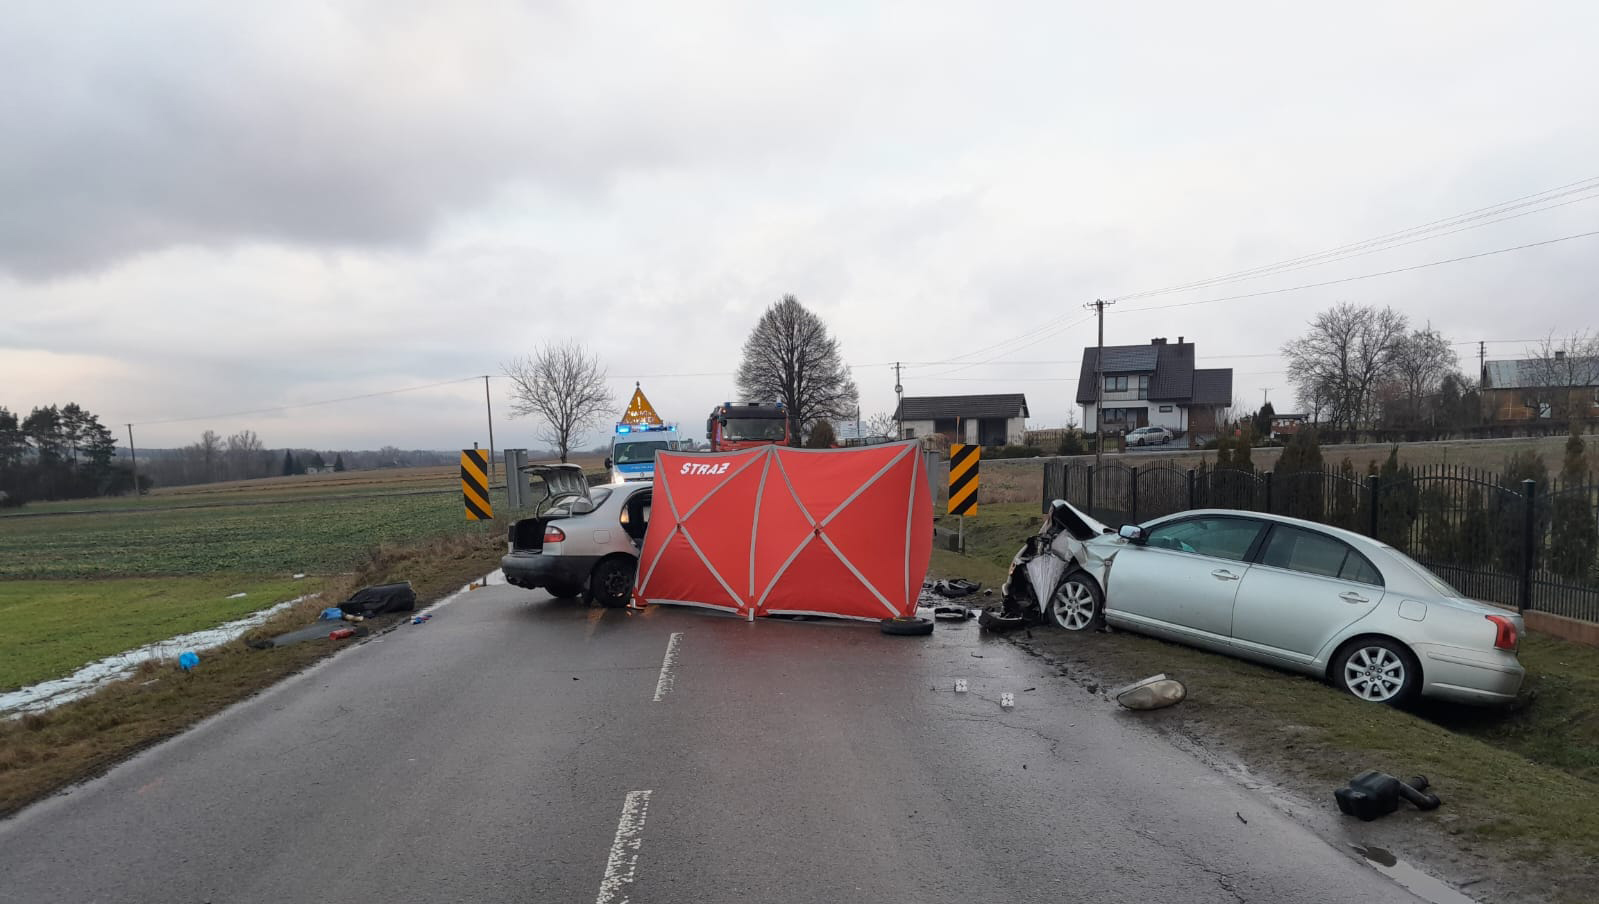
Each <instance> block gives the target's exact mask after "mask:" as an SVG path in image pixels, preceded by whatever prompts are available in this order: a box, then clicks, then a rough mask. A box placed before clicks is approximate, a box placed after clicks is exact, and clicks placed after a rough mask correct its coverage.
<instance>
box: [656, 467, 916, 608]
mask: <svg viewBox="0 0 1599 904" xmlns="http://www.w3.org/2000/svg"><path fill="white" fill-rule="evenodd" d="M920 448H921V447H920V444H918V443H916V442H901V443H885V444H883V445H878V446H866V447H860V448H849V449H791V448H787V447H784V446H764V447H760V448H755V449H746V450H743V451H739V452H721V453H711V454H708V455H707V454H703V453H702V454H685V453H680V452H660V453H658V454H657V458H656V463H655V491H654V498H653V499H652V500H651V509H652V511H651V513H650V525H649V530H648V531H647V532H646V533H645V536H644V549H643V552H642V554H641V555H640V556H639V565H638V577H637V578H636V581H635V585H634V595H635V596H636V597H638V598H641V599H644V600H647V601H649V602H651V603H676V604H681V605H690V606H706V607H710V608H713V609H722V610H725V611H728V612H735V613H737V614H739V615H748V614H750V613H752V612H753V613H754V614H756V615H798V614H805V615H835V616H843V617H846V618H862V619H870V620H873V621H875V620H877V619H882V618H890V617H892V616H895V615H912V614H914V613H915V611H916V599H917V597H918V596H919V595H920V593H921V588H922V578H923V577H924V576H925V575H926V574H927V563H928V559H929V558H930V557H931V555H932V546H933V511H932V499H931V494H930V491H929V487H928V482H927V472H926V469H925V468H924V466H923V464H922V456H921V453H920Z"/></svg>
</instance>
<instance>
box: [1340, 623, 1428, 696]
mask: <svg viewBox="0 0 1599 904" xmlns="http://www.w3.org/2000/svg"><path fill="white" fill-rule="evenodd" d="M1332 677H1333V680H1334V681H1335V682H1337V684H1338V686H1339V687H1341V688H1343V689H1344V690H1346V691H1348V692H1349V693H1351V694H1353V695H1355V696H1356V697H1358V698H1360V699H1361V700H1364V701H1366V702H1367V703H1385V704H1387V705H1389V706H1395V705H1398V704H1402V703H1408V702H1410V701H1411V700H1413V699H1415V697H1416V695H1417V694H1418V693H1420V691H1421V666H1420V664H1419V663H1417V662H1416V657H1415V656H1414V655H1413V654H1412V653H1411V652H1410V651H1409V650H1407V649H1405V647H1404V645H1403V644H1401V643H1399V642H1397V641H1393V640H1389V639H1387V638H1385V637H1370V638H1366V639H1364V640H1356V641H1352V642H1350V643H1348V644H1345V645H1344V646H1343V647H1342V648H1340V649H1339V651H1338V653H1337V654H1336V655H1334V656H1333V664H1332Z"/></svg>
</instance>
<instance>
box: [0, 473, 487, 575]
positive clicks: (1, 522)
mask: <svg viewBox="0 0 1599 904" xmlns="http://www.w3.org/2000/svg"><path fill="white" fill-rule="evenodd" d="M498 523H499V522H496V524H498ZM468 529H484V528H482V527H478V526H475V525H472V523H471V522H468V521H466V520H465V519H464V517H463V515H462V510H461V500H460V497H459V496H457V495H455V494H451V493H441V494H429V495H422V496H382V495H365V496H354V497H348V498H339V499H324V500H305V501H293V502H282V503H277V504H273V505H237V506H223V507H207V508H193V509H175V510H164V511H149V512H106V513H96V514H87V515H54V516H50V517H43V518H3V519H0V581H3V580H10V579H15V578H108V577H131V576H147V575H205V574H214V573H218V572H226V573H234V574H247V575H279V576H286V575H289V574H293V573H295V572H310V573H326V572H329V571H337V570H343V569H345V568H347V567H348V566H349V565H350V563H351V562H352V561H354V560H355V559H356V558H357V557H359V556H361V555H362V554H363V553H365V552H366V551H367V550H370V549H371V548H372V547H374V546H377V545H380V544H383V543H401V542H409V541H414V540H418V539H421V538H424V537H428V536H434V535H439V534H447V533H450V532H453V531H461V530H468ZM496 529H498V528H496Z"/></svg>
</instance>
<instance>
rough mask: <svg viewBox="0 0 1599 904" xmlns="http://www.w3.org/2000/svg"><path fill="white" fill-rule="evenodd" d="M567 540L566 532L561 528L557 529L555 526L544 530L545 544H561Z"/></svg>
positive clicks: (549, 526)
mask: <svg viewBox="0 0 1599 904" xmlns="http://www.w3.org/2000/svg"><path fill="white" fill-rule="evenodd" d="M565 539H566V531H564V530H561V529H560V528H559V527H556V526H555V525H553V524H550V525H546V526H545V528H544V542H545V543H559V542H561V541H562V540H565Z"/></svg>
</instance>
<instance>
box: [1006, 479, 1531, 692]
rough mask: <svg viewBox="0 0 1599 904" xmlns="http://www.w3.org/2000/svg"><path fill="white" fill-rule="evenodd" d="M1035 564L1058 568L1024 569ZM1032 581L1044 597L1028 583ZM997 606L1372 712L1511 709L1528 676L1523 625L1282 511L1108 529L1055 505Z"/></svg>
mask: <svg viewBox="0 0 1599 904" xmlns="http://www.w3.org/2000/svg"><path fill="white" fill-rule="evenodd" d="M1045 555H1049V556H1053V557H1055V558H1057V559H1059V560H1060V561H1061V562H1063V563H1064V565H1061V566H1055V567H1051V568H1038V567H1036V566H1034V567H1028V566H1029V563H1030V562H1031V561H1032V560H1033V559H1038V558H1041V557H1043V556H1045ZM1040 564H1045V565H1053V564H1054V563H1048V562H1044V563H1040ZM1035 575H1048V576H1049V577H1047V578H1043V579H1042V580H1047V582H1048V583H1049V585H1050V586H1047V587H1042V588H1039V587H1034V586H1033V584H1034V583H1036V582H1037V581H1038V580H1040V579H1039V578H1036V577H1035ZM1005 595H1006V599H1007V600H1012V599H1015V598H1018V597H1027V598H1029V599H1031V600H1035V601H1045V602H1044V605H1043V606H1042V607H1041V609H1042V613H1043V614H1044V617H1046V618H1047V619H1048V620H1050V621H1052V622H1054V624H1056V625H1057V626H1059V627H1061V628H1064V629H1066V630H1068V631H1089V630H1093V629H1097V628H1100V627H1101V626H1104V625H1111V626H1114V627H1117V628H1122V629H1126V630H1129V631H1136V632H1138V633H1142V634H1149V635H1152V636H1155V637H1159V638H1162V639H1165V640H1170V641H1175V642H1178V643H1183V644H1188V645H1190V646H1195V647H1200V648H1203V649H1207V650H1212V651H1214V652H1218V653H1226V654H1229V655H1232V656H1238V657H1242V658H1245V659H1252V660H1255V661H1258V662H1263V663H1266V664H1268V665H1274V666H1278V667H1281V668H1286V669H1291V670H1294V671H1299V672H1303V673H1305V674H1308V675H1314V676H1316V677H1318V678H1324V679H1326V680H1328V681H1331V682H1332V683H1333V684H1334V685H1336V686H1337V687H1340V688H1342V689H1343V690H1345V691H1347V692H1349V693H1351V694H1353V695H1355V696H1356V697H1359V698H1360V699H1362V700H1367V701H1370V702H1373V703H1388V704H1397V703H1404V702H1407V701H1409V700H1412V699H1414V698H1415V697H1417V696H1423V697H1432V698H1438V699H1442V700H1452V701H1457V702H1463V703H1473V704H1499V703H1508V702H1510V701H1511V700H1513V699H1514V698H1515V696H1516V693H1517V691H1518V690H1520V688H1521V683H1522V679H1523V677H1524V676H1525V671H1524V670H1523V668H1522V666H1521V663H1520V661H1519V660H1518V659H1517V657H1516V651H1517V647H1518V644H1519V640H1520V637H1521V632H1522V630H1523V625H1522V620H1521V616H1520V615H1517V614H1515V613H1513V612H1510V611H1508V610H1504V609H1500V608H1498V607H1495V606H1489V605H1486V604H1484V603H1479V602H1476V601H1474V600H1470V599H1466V598H1465V597H1464V596H1463V595H1462V594H1461V593H1460V591H1458V590H1456V589H1455V588H1453V587H1451V586H1449V584H1448V583H1446V582H1445V581H1444V580H1442V579H1441V578H1439V577H1438V576H1437V575H1435V574H1433V573H1432V572H1431V571H1429V570H1428V569H1427V568H1426V567H1425V566H1423V565H1422V564H1421V563H1419V562H1417V561H1415V560H1414V559H1412V558H1410V557H1409V556H1407V555H1405V554H1404V553H1402V552H1400V551H1399V550H1397V549H1395V548H1393V547H1392V546H1389V545H1387V544H1385V543H1381V542H1379V541H1376V540H1373V539H1371V538H1369V537H1365V536H1362V535H1360V534H1356V533H1353V532H1350V531H1346V530H1340V529H1338V528H1333V527H1328V526H1326V525H1322V524H1316V523H1313V522H1310V521H1302V520H1299V519H1297V518H1287V517H1282V516H1279V515H1267V514H1260V513H1255V512H1238V511H1233V510H1219V509H1201V510H1197V511H1188V512H1182V513H1180V514H1176V515H1170V516H1168V517H1164V518H1157V519H1155V520H1153V521H1149V522H1146V523H1144V524H1142V525H1134V524H1129V525H1126V526H1124V527H1122V528H1121V529H1120V530H1119V531H1111V530H1110V529H1109V528H1108V527H1106V526H1105V525H1103V524H1101V523H1099V522H1098V521H1095V520H1094V519H1092V518H1090V517H1088V516H1087V515H1085V514H1084V513H1083V512H1081V511H1080V510H1078V509H1076V508H1074V507H1072V506H1071V505H1069V504H1068V503H1066V502H1064V501H1056V502H1055V503H1054V505H1053V506H1052V512H1051V515H1050V517H1049V519H1048V521H1047V523H1046V525H1045V528H1044V530H1043V531H1041V532H1040V535H1039V536H1038V537H1036V538H1033V539H1032V540H1031V541H1030V542H1029V543H1028V545H1027V546H1025V547H1024V548H1023V551H1022V552H1021V553H1018V554H1017V556H1016V558H1015V559H1014V560H1013V561H1012V568H1011V575H1010V580H1008V581H1007V582H1006V585H1005Z"/></svg>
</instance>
